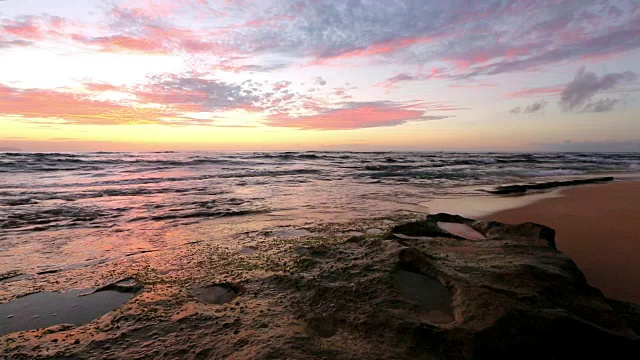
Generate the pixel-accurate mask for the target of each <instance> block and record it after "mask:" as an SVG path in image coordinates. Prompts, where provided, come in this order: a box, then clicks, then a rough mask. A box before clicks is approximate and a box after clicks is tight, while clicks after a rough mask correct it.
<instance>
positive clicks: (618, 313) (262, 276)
mask: <svg viewBox="0 0 640 360" xmlns="http://www.w3.org/2000/svg"><path fill="white" fill-rule="evenodd" d="M439 223H441V224H442V223H446V224H461V225H464V226H465V228H466V227H468V228H470V229H473V231H475V232H477V233H479V234H481V235H482V237H479V236H474V238H473V239H467V238H468V236H467V237H465V236H460V235H461V233H460V232H459V231H458V230H459V229H460V227H456V226H453V227H452V226H450V225H447V226H445V228H449V229H450V230H451V229H456V231H454V232H456V233H457V235H456V234H452V233H451V232H449V231H448V230H446V229H443V228H441V227H440V226H439V225H438V224H439ZM379 226H380V225H379V224H378V225H377V226H376V227H379ZM452 231H453V230H452ZM336 233H339V234H344V232H343V230H342V229H336ZM462 235H465V234H462ZM252 243H254V245H252V246H255V248H256V249H258V251H255V252H252V253H244V254H241V253H240V252H239V251H238V250H237V249H229V250H224V249H223V248H222V247H220V246H207V245H206V244H195V245H193V246H194V248H192V250H190V251H191V252H186V253H181V254H180V255H181V256H180V257H178V259H179V260H177V261H184V259H193V264H195V265H193V264H192V265H190V266H191V267H187V266H186V265H184V267H183V268H179V269H180V270H179V271H176V272H175V273H171V274H172V275H170V276H169V275H162V274H150V275H147V278H145V290H144V291H143V292H142V293H141V294H139V295H138V296H136V297H135V298H134V299H132V300H131V301H130V302H128V303H127V304H125V305H124V306H123V307H122V308H120V309H118V310H116V311H114V312H113V313H112V314H111V315H107V316H104V317H103V318H101V319H100V320H99V321H97V322H93V323H91V324H89V325H85V326H83V327H80V328H78V329H68V328H64V327H62V328H55V329H48V330H42V331H33V332H27V333H21V334H13V335H7V336H5V337H2V338H0V356H4V357H6V358H32V357H41V358H56V357H57V358H65V357H66V358H79V359H89V358H91V359H93V358H123V359H126V358H140V357H148V358H160V359H162V358H167V359H168V358H171V359H173V358H184V359H222V358H230V359H282V358H294V359H325V358H331V359H389V358H394V359H551V358H555V359H565V358H580V357H584V358H617V359H626V358H629V359H633V358H640V339H639V338H638V334H637V331H638V324H639V323H640V321H639V320H638V319H640V310H639V307H638V306H636V305H632V304H627V303H623V302H619V301H614V300H609V299H606V298H605V297H604V296H603V295H602V293H601V292H600V291H599V290H597V289H595V288H592V287H590V286H589V285H588V284H587V282H586V280H585V277H584V275H583V274H582V272H581V271H580V270H579V269H578V268H577V267H576V265H575V264H574V263H573V261H571V259H569V258H568V257H567V256H565V255H563V254H562V253H560V252H559V251H557V250H556V248H555V243H554V231H553V230H552V229H550V228H548V227H544V226H541V225H537V224H531V223H528V224H521V225H505V224H500V223H495V222H484V221H475V220H473V219H467V218H463V217H459V216H455V215H448V214H438V215H433V216H429V217H427V218H426V219H425V220H422V221H418V222H411V223H407V224H403V225H399V226H396V227H394V228H393V229H391V230H390V231H388V232H386V233H385V234H371V233H369V234H365V235H360V236H354V237H349V238H346V236H326V237H314V238H301V239H296V240H295V241H287V240H286V239H282V237H276V238H275V239H270V240H269V239H265V240H264V241H260V240H257V239H252ZM190 249H191V248H190ZM303 250H304V251H303ZM166 261H167V262H168V260H166ZM189 269H190V270H189ZM145 271H148V270H145ZM202 284H212V285H206V286H203V285H202ZM231 284H233V286H232V285H231ZM220 289H222V290H224V294H222V295H224V296H223V297H225V298H224V301H219V300H220V295H221V292H220ZM203 292H207V294H208V295H211V296H212V297H211V299H213V300H214V301H206V299H205V300H203V299H199V298H198V297H199V296H202V294H203ZM207 294H205V295H207ZM228 295H232V296H228ZM54 339H55V340H56V341H55V342H53V340H54Z"/></svg>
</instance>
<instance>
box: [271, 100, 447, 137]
mask: <svg viewBox="0 0 640 360" xmlns="http://www.w3.org/2000/svg"><path fill="white" fill-rule="evenodd" d="M447 117H449V116H440V115H426V114H425V111H424V110H422V109H419V108H418V107H417V106H415V104H411V105H407V104H399V103H393V102H365V103H355V102H354V103H349V104H347V106H345V107H342V108H338V109H330V110H325V111H323V112H321V113H318V114H315V115H307V116H292V115H290V114H282V113H279V114H274V115H271V116H269V117H268V118H267V122H266V124H267V125H270V126H278V127H292V128H298V129H304V130H353V129H362V128H371V127H382V126H395V125H401V124H404V123H406V122H409V121H426V120H439V119H444V118H447Z"/></svg>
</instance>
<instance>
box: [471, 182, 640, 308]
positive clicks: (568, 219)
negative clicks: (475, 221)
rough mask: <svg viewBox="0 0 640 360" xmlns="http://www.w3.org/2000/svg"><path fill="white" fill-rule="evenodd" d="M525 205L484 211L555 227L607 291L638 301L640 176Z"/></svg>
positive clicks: (564, 245) (563, 245)
mask: <svg viewBox="0 0 640 360" xmlns="http://www.w3.org/2000/svg"><path fill="white" fill-rule="evenodd" d="M558 195H559V196H554V197H550V198H543V199H539V200H538V201H535V202H533V203H529V204H525V205H524V206H522V207H518V208H513V209H509V210H502V211H498V212H494V213H492V214H488V215H483V216H481V217H482V218H483V219H487V220H495V221H499V222H505V223H522V222H535V223H540V224H544V225H547V226H549V227H552V228H554V229H555V230H556V243H557V246H558V249H559V250H560V251H562V252H564V253H565V254H567V255H568V256H570V257H571V258H572V259H573V260H574V261H575V262H576V264H577V265H578V267H579V268H580V269H581V270H582V271H583V272H584V273H585V275H586V277H587V279H588V281H589V283H590V284H591V285H592V286H594V287H597V288H599V289H601V290H602V291H603V292H604V294H605V295H607V296H609V297H612V298H615V299H619V300H625V301H630V302H635V303H637V304H640V286H638V284H640V261H639V260H640V229H638V226H639V225H638V222H637V219H640V181H621V182H614V183H608V184H598V185H585V186H580V187H574V188H569V189H564V190H562V191H560V192H559V193H558Z"/></svg>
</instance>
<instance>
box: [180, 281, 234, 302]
mask: <svg viewBox="0 0 640 360" xmlns="http://www.w3.org/2000/svg"><path fill="white" fill-rule="evenodd" d="M243 290H244V287H243V286H242V285H240V284H234V283H220V284H214V285H209V286H204V287H201V286H195V287H192V288H191V289H190V290H189V292H190V293H191V295H192V296H193V297H194V298H196V299H197V300H199V301H201V302H203V303H205V304H226V303H230V302H231V301H233V300H234V299H235V298H236V297H238V295H240V293H242V291H243Z"/></svg>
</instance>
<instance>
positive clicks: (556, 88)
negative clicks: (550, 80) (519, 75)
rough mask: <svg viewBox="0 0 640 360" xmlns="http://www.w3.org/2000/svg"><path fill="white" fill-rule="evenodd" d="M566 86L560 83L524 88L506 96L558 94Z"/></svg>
mask: <svg viewBox="0 0 640 360" xmlns="http://www.w3.org/2000/svg"><path fill="white" fill-rule="evenodd" d="M566 86H567V85H566V84H560V85H551V86H543V87H537V88H524V89H520V90H518V91H514V92H512V93H510V94H508V95H507V97H509V98H518V97H531V96H547V95H558V94H560V93H561V92H562V91H563V90H564V89H565V88H566Z"/></svg>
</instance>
